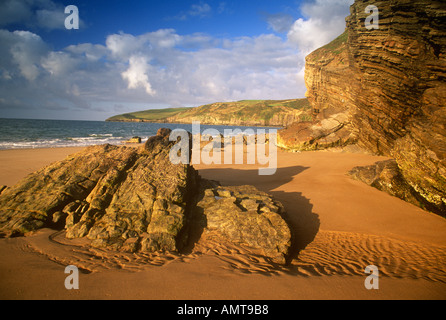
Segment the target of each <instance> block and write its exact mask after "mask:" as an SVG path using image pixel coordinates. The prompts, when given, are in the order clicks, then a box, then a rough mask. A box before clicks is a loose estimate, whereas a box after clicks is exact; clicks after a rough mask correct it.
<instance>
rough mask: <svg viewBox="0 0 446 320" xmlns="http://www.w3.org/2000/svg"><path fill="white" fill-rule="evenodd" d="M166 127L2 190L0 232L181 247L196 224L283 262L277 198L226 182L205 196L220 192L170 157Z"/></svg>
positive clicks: (91, 150)
mask: <svg viewBox="0 0 446 320" xmlns="http://www.w3.org/2000/svg"><path fill="white" fill-rule="evenodd" d="M170 133H171V130H170V129H160V130H159V131H158V134H157V135H156V136H154V137H151V138H149V139H148V141H147V142H146V144H145V146H144V147H143V148H132V147H124V146H122V147H120V146H111V145H103V146H94V147H88V148H86V149H84V150H83V151H81V152H80V153H78V154H75V155H73V156H71V157H69V158H67V159H65V160H63V161H60V162H57V163H54V164H52V165H50V166H48V167H46V168H44V169H42V170H39V171H37V172H35V173H33V174H31V175H29V176H28V177H26V178H25V179H23V180H22V181H21V182H19V183H18V184H17V185H15V186H13V187H11V188H6V189H2V192H1V194H0V236H3V237H13V236H21V235H25V234H27V233H29V232H32V231H35V230H38V229H41V228H54V229H57V230H63V229H65V231H66V233H65V234H66V237H67V238H69V239H74V238H87V239H89V240H90V241H91V245H92V246H95V247H103V248H110V249H113V250H119V251H125V252H153V251H181V250H182V249H183V248H184V247H185V246H186V245H188V244H189V240H190V239H191V237H190V234H191V232H192V231H191V230H195V229H196V228H194V225H197V224H198V225H200V227H201V228H204V229H205V230H207V229H208V228H210V229H216V230H217V231H218V232H220V233H221V234H222V235H223V236H226V238H227V239H228V240H229V241H233V242H237V243H239V244H245V245H247V246H251V247H254V248H261V249H263V251H264V253H265V255H266V256H270V257H271V258H272V259H273V260H274V261H281V262H284V261H285V260H284V257H285V256H286V255H287V252H288V249H289V246H290V241H291V235H290V232H289V229H288V227H287V224H286V222H285V221H284V220H283V218H282V214H283V208H282V206H281V204H280V203H278V202H276V201H274V200H273V199H272V198H271V197H269V196H268V195H267V194H265V193H261V192H259V191H257V190H255V188H253V187H243V188H241V187H228V188H227V190H228V191H226V192H227V193H228V199H226V200H221V201H219V202H217V203H214V202H212V201H217V198H214V197H211V199H210V198H209V197H208V196H209V195H210V193H213V192H216V195H217V194H221V195H222V196H224V195H226V193H223V192H222V191H221V189H219V188H217V189H215V191H212V189H209V188H207V187H205V186H208V185H209V182H208V181H206V180H203V179H201V178H200V176H199V175H198V172H197V171H196V170H195V169H194V168H193V167H192V166H190V165H189V164H173V163H172V162H171V161H170V159H169V153H170V150H171V148H172V146H173V145H174V144H175V142H172V141H170V140H169V136H170ZM191 138H192V135H190V134H189V139H191ZM190 145H191V144H190ZM205 190H206V191H205ZM229 190H231V191H229ZM232 200H234V201H233V202H231V201H232ZM197 202H199V203H198V204H197ZM197 210H198V212H201V213H202V214H204V215H205V216H206V217H207V219H205V221H207V223H205V224H204V225H203V219H201V218H202V215H199V214H197ZM270 236H271V238H270Z"/></svg>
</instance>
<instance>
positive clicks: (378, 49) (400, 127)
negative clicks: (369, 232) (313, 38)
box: [279, 0, 446, 215]
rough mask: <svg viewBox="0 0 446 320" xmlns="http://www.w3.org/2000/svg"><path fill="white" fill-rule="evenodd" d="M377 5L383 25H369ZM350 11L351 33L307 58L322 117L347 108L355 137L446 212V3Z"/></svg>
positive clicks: (362, 5)
mask: <svg viewBox="0 0 446 320" xmlns="http://www.w3.org/2000/svg"><path fill="white" fill-rule="evenodd" d="M369 5H374V6H376V8H377V9H378V10H379V21H378V22H379V29H370V30H369V29H367V28H366V26H365V20H366V18H367V17H368V16H369V15H370V13H367V12H365V9H366V7H367V6H369ZM350 11H351V14H350V16H349V17H347V19H346V22H347V28H346V31H345V33H344V34H343V35H341V36H340V37H339V38H337V39H336V40H334V41H333V42H332V43H330V44H328V45H326V46H324V47H322V48H320V49H318V50H316V51H314V52H313V53H311V54H310V55H309V56H307V58H306V71H305V81H306V85H307V89H308V91H307V97H308V99H309V101H310V104H311V105H312V107H313V111H314V114H315V115H316V117H315V119H316V120H315V121H316V123H320V122H321V121H323V120H324V119H329V118H330V117H332V116H333V115H334V114H345V115H346V116H345V119H346V121H345V122H343V123H344V124H348V125H345V126H344V128H347V129H348V130H350V132H351V134H352V136H351V137H355V139H351V140H349V141H354V140H357V143H358V145H359V146H361V147H362V148H364V149H366V150H368V151H370V152H373V153H375V154H379V155H386V156H390V157H392V158H395V159H396V162H397V165H398V168H399V170H400V172H401V175H402V177H403V179H404V180H405V181H406V182H407V183H408V184H409V185H410V186H411V188H412V189H414V190H415V191H416V193H417V194H418V195H420V196H421V197H423V198H424V199H425V200H426V201H427V202H428V203H430V204H431V208H433V211H434V212H437V213H440V214H443V215H445V214H446V160H445V155H446V107H445V105H446V81H445V79H446V29H445V27H444V26H445V25H446V3H445V2H444V1H439V0H395V1H378V0H374V1H366V0H356V1H355V3H354V4H353V5H352V6H351V8H350ZM279 135H280V134H279ZM346 136H348V134H346ZM298 142H299V141H298Z"/></svg>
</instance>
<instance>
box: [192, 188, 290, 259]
mask: <svg viewBox="0 0 446 320" xmlns="http://www.w3.org/2000/svg"><path fill="white" fill-rule="evenodd" d="M195 210H196V211H197V212H199V214H202V215H203V217H204V219H205V221H206V223H205V225H206V230H207V231H215V230H216V231H218V233H220V234H221V235H223V236H224V237H226V238H227V239H229V240H230V241H232V242H235V243H238V244H243V245H246V246H249V247H251V248H255V249H261V250H262V251H263V253H264V255H266V256H268V257H270V258H271V259H272V260H273V261H274V262H277V263H285V260H286V257H287V255H288V250H289V248H290V246H291V231H290V229H289V227H288V224H287V223H286V222H285V220H284V218H283V214H284V208H283V206H282V204H280V203H279V202H278V201H275V200H274V199H273V198H271V196H269V195H268V194H266V193H264V192H261V191H259V190H257V189H256V188H255V187H253V186H238V187H234V186H232V187H231V186H225V187H222V186H219V187H214V188H212V187H211V188H207V189H205V192H204V196H203V198H202V199H201V201H199V202H198V204H197V207H196V209H195Z"/></svg>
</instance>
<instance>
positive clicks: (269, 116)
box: [106, 99, 312, 127]
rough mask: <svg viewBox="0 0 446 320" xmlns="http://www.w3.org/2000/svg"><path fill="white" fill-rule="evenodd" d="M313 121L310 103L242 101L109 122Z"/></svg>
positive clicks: (158, 111) (283, 124)
mask: <svg viewBox="0 0 446 320" xmlns="http://www.w3.org/2000/svg"><path fill="white" fill-rule="evenodd" d="M311 119H312V110H311V107H310V104H309V102H308V100H307V99H288V100H242V101H236V102H217V103H212V104H207V105H203V106H199V107H194V108H167V109H152V110H146V111H139V112H132V113H126V114H122V115H117V116H114V117H111V118H109V119H107V120H106V121H125V122H162V123H192V121H200V122H201V123H202V124H209V125H240V126H278V127H286V126H288V125H289V124H291V123H293V122H296V121H308V120H311Z"/></svg>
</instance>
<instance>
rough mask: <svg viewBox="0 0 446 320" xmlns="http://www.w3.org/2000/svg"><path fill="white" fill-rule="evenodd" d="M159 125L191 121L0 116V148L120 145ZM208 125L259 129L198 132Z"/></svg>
mask: <svg viewBox="0 0 446 320" xmlns="http://www.w3.org/2000/svg"><path fill="white" fill-rule="evenodd" d="M159 128H170V129H172V130H174V129H185V130H187V131H189V132H192V125H187V124H172V123H148V122H137V123H136V122H105V121H76V120H31V119H1V118H0V149H27V148H31V149H34V148H58V147H83V146H89V145H98V144H105V143H109V144H114V145H120V144H122V142H123V141H125V140H128V139H130V138H132V137H134V136H138V137H141V139H142V140H143V142H144V141H146V140H147V139H148V138H149V137H151V136H154V135H156V132H157V131H158V129H159ZM210 128H213V129H217V130H218V131H219V132H220V133H222V134H224V129H232V130H234V129H237V128H239V129H241V130H243V131H245V130H246V129H247V128H252V129H254V130H256V129H260V128H253V127H240V126H207V125H201V126H200V129H201V132H203V131H204V130H206V129H210ZM264 129H277V128H264ZM267 132H268V131H267Z"/></svg>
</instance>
